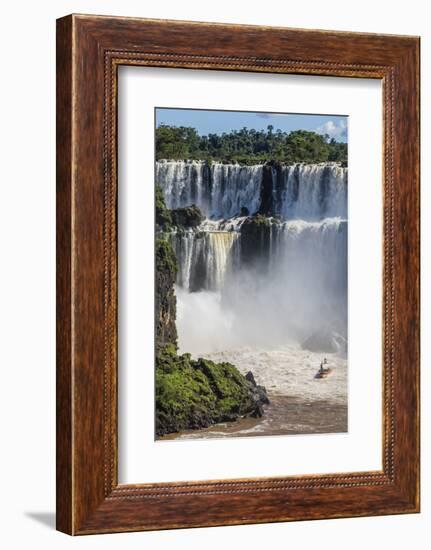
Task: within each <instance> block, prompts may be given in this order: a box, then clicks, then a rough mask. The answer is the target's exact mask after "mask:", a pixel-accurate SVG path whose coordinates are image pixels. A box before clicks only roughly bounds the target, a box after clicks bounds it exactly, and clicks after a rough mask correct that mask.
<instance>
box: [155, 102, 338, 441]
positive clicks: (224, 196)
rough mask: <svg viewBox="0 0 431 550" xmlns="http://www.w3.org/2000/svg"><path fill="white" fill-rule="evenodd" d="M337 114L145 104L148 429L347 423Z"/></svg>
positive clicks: (205, 432)
mask: <svg viewBox="0 0 431 550" xmlns="http://www.w3.org/2000/svg"><path fill="white" fill-rule="evenodd" d="M347 130H348V117H347V116H342V115H330V114H325V115H322V114H292V113H267V112H248V111H218V110H202V109H177V108H156V109H155V197H156V201H155V202H156V204H155V271H156V272H155V296H156V300H155V330H156V345H155V348H156V349H155V402H156V411H155V412H156V414H155V418H156V421H155V437H156V439H160V440H170V439H207V438H214V437H216V438H225V437H245V436H261V435H295V434H296V435H299V434H318V433H343V432H346V431H347V412H348V391H347V370H348V362H347V348H348V331H347V290H348V289H347V280H348V279H347V246H348V238H347V236H348V233H347V224H348V209H347V196H348V155H347V152H348V132H347Z"/></svg>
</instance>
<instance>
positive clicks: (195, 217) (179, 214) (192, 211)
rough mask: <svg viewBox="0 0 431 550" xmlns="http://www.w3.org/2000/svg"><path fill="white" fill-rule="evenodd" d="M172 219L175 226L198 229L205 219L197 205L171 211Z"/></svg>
mask: <svg viewBox="0 0 431 550" xmlns="http://www.w3.org/2000/svg"><path fill="white" fill-rule="evenodd" d="M171 217H172V224H173V225H175V226H177V227H186V228H195V227H198V225H200V224H201V223H202V222H203V221H204V219H205V218H204V215H203V214H202V212H201V211H200V209H199V208H198V207H197V206H196V205H195V204H192V205H191V206H185V207H184V208H177V209H175V210H171Z"/></svg>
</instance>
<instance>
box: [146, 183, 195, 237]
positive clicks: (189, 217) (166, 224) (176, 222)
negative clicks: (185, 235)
mask: <svg viewBox="0 0 431 550" xmlns="http://www.w3.org/2000/svg"><path fill="white" fill-rule="evenodd" d="M204 219H205V216H204V215H203V214H202V212H201V210H200V208H198V207H197V206H196V205H195V204H191V205H190V206H185V207H184V208H176V209H174V210H169V208H168V207H167V206H166V202H165V197H164V196H163V190H162V188H161V187H160V186H159V185H156V226H157V228H158V229H159V231H164V232H167V231H170V230H171V229H172V227H179V228H187V229H189V228H196V227H197V226H198V225H199V224H201V223H202V222H203V221H204Z"/></svg>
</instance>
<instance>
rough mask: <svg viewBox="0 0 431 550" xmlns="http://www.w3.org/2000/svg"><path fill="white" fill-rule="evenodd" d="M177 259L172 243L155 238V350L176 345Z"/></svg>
mask: <svg viewBox="0 0 431 550" xmlns="http://www.w3.org/2000/svg"><path fill="white" fill-rule="evenodd" d="M177 270H178V266H177V260H176V257H175V252H174V250H173V248H172V245H171V244H170V243H169V242H168V241H167V240H165V239H164V238H162V237H158V238H157V239H156V272H155V277H156V285H155V286H156V289H155V290H156V292H155V298H156V303H155V311H156V351H157V350H159V349H160V348H161V347H163V346H165V345H166V344H171V345H173V347H174V349H176V346H177V328H176V324H175V320H176V314H177V300H176V296H175V291H174V284H175V278H176V276H177Z"/></svg>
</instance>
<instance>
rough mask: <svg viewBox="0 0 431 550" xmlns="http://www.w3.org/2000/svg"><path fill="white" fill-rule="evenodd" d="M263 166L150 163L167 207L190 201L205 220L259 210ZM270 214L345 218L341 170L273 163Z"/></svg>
mask: <svg viewBox="0 0 431 550" xmlns="http://www.w3.org/2000/svg"><path fill="white" fill-rule="evenodd" d="M263 168H264V165H263V164H257V165H253V166H241V165H239V164H221V163H212V164H211V166H209V165H208V164H207V163H206V162H204V161H167V160H161V161H158V162H156V183H157V185H160V187H161V188H162V190H163V193H164V196H165V200H166V204H167V206H168V208H180V207H184V206H189V205H190V204H196V205H197V206H198V207H199V208H200V209H201V210H202V212H203V213H204V214H205V216H206V217H207V218H212V219H228V218H232V217H234V216H239V215H240V214H241V211H242V209H244V208H246V209H247V213H248V214H249V215H253V214H255V213H256V212H258V211H259V208H260V205H261V184H262V177H263ZM272 213H273V214H274V215H279V216H281V217H283V218H284V219H306V220H319V219H322V218H326V217H335V216H340V217H343V218H346V217H347V168H342V167H341V166H339V165H338V164H336V163H322V164H294V165H280V164H277V165H275V166H273V168H272Z"/></svg>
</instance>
